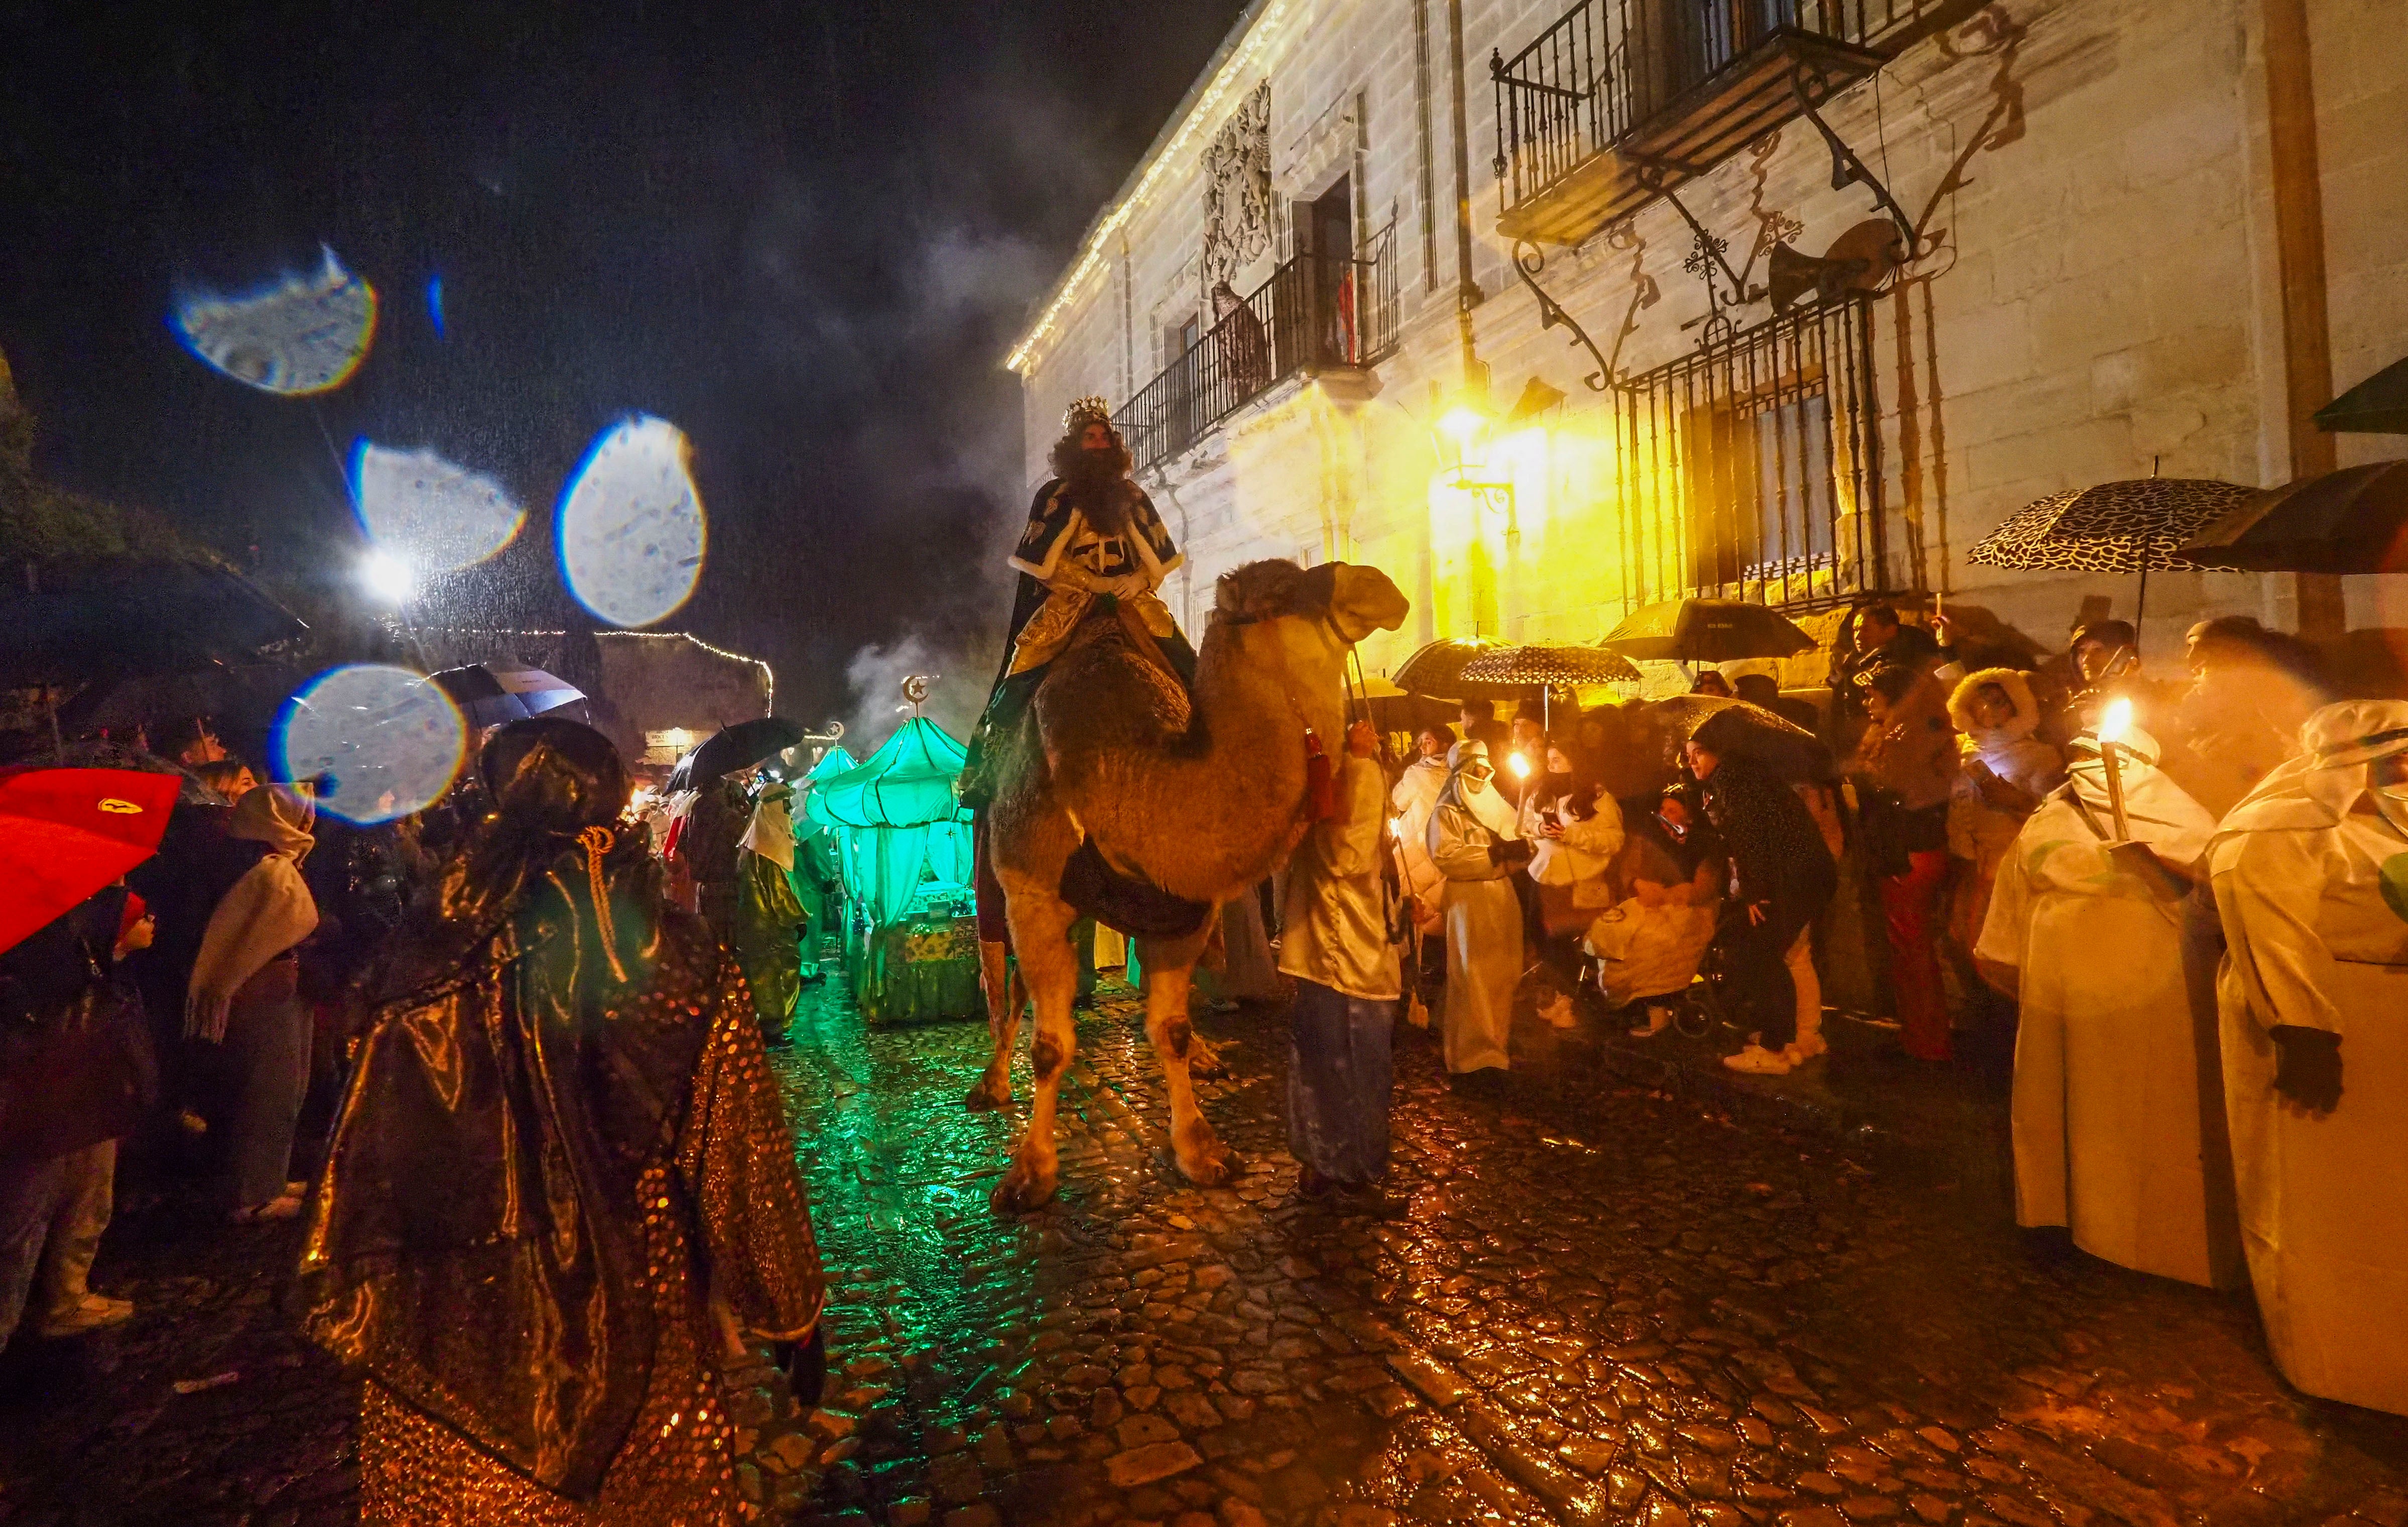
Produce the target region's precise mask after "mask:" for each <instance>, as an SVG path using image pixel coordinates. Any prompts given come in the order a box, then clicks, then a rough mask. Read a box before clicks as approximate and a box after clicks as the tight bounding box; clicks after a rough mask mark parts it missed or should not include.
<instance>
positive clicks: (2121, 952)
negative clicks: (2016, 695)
mask: <svg viewBox="0 0 2408 1527" xmlns="http://www.w3.org/2000/svg"><path fill="white" fill-rule="evenodd" d="M2119 753H2120V754H2121V756H2120V772H2121V776H2122V783H2123V786H2124V800H2125V812H2126V816H2127V819H2128V822H2129V825H2130V830H2131V834H2132V839H2133V841H2134V842H2135V843H2143V844H2146V845H2147V847H2148V849H2149V850H2150V851H2151V852H2153V853H2154V854H2155V855H2157V857H2158V858H2159V859H2160V860H2161V861H2163V862H2164V863H2166V864H2169V865H2172V866H2175V867H2177V868H2181V869H2184V870H2187V869H2189V868H2190V867H2192V866H2194V865H2195V864H2196V863H2197V862H2198V860H2199V859H2200V856H2201V855H2202V854H2203V853H2204V852H2205V851H2206V847H2207V841H2208V837H2209V834H2210V833H2212V832H2213V831H2214V827H2215V824H2214V820H2213V819H2212V818H2210V817H2209V816H2208V814H2207V813H2206V811H2205V810H2203V809H2202V808H2201V807H2200V806H2199V804H2198V803H2197V802H2195V801H2193V800H2191V799H2190V797H2188V796H2187V795H2185V794H2184V793H2183V791H2182V790H2181V788H2180V787H2179V786H2177V785H2174V783H2173V782H2172V781H2171V780H2170V779H2168V778H2167V777H2166V775H2165V774H2164V773H2163V772H2162V771H2159V770H2158V768H2157V763H2156V759H2157V744H2156V742H2154V741H2152V740H2151V739H2150V738H2148V737H2147V736H2146V735H2145V734H2143V733H2138V732H2136V733H2134V735H2133V736H2132V737H2131V738H2130V739H2129V741H2128V743H2127V744H2125V746H2124V747H2122V748H2121V749H2119ZM2113 820H2114V819H2113V815H2112V813H2111V809H2110V806H2109V802H2108V795H2107V781H2106V770H2105V766H2104V764H2103V763H2102V762H2101V760H2100V755H2099V750H2098V744H2097V742H2095V741H2094V740H2092V739H2090V738H2088V737H2084V738H2080V739H2077V740H2076V742H2075V743H2074V757H2073V763H2072V766H2071V770H2070V771H2069V778H2068V781H2067V784H2066V785H2065V787H2064V788H2062V789H2059V790H2057V791H2056V792H2055V793H2053V794H2052V795H2051V796H2050V797H2049V798H2048V799H2047V800H2045V801H2044V802H2043V803H2042V806H2041V808H2040V809H2039V810H2038V811H2036V812H2034V813H2033V814H2031V816H2030V817H2029V818H2028V820H2027V821H2026V822H2025V824H2024V826H2023V828H2022V830H2021V831H2020V832H2018V833H2017V834H2016V836H2015V839H2014V844H2013V845H2012V847H2011V848H2010V849H2009V850H2008V852H2007V853H2006V854H2005V856H2004V857H2002V858H2001V860H2000V864H1999V870H1998V878H1997V881H1996V884H1995V886H1994V887H1993V889H1992V892H1991V898H1990V906H1989V912H1988V915H1987V916H1986V918H1985V921H1984V924H1983V927H1982V933H1981V940H1980V942H1979V944H1976V946H1975V948H1974V954H1975V955H1976V957H1977V958H1981V959H1984V960H1987V961H1989V962H1991V963H1994V964H1998V965H2005V966H2010V967H2013V968H2014V970H2015V971H2016V972H2017V985H2016V1001H2017V1005H2018V1008H2019V1010H2020V1021H2019V1023H2018V1026H2017V1029H2016V1034H2015V1074H2014V1110H2013V1113H2014V1160H2015V1222H2016V1223H2017V1224H2021V1225H2064V1226H2067V1227H2068V1228H2069V1229H2070V1230H2071V1232H2072V1235H2073V1243H2074V1245H2076V1246H2080V1247H2081V1248H2082V1249H2083V1250H2085V1251H2087V1252H2089V1253H2090V1254H2091V1255H2092V1256H2094V1257H2100V1258H2103V1259H2104V1260H2108V1261H2112V1262H2115V1263H2117V1264H2119V1265H2121V1266H2125V1267H2129V1268H2133V1269H2136V1270H2137V1271H2140V1272H2143V1273H2155V1274H2157V1275H2159V1276H2162V1277H2172V1278H2181V1279H2182V1280H2184V1281H2185V1282H2186V1283H2198V1284H2204V1285H2209V1286H2216V1287H2227V1288H2229V1287H2235V1286H2237V1285H2238V1284H2239V1282H2240V1279H2241V1262H2240V1250H2239V1247H2238V1246H2237V1245H2235V1244H2234V1237H2233V1233H2232V1229H2231V1227H2230V1225H2229V1217H2228V1216H2215V1217H2211V1215H2210V1214H2209V1212H2208V1203H2209V1194H2208V1191H2207V1182H2206V1175H2205V1171H2204V1168H2203V1164H2202V1162H2201V1159H2200V1116H2201V1108H2202V1103H2201V1092H2200V1069H2199V1049H2200V1045H2199V1042H2198V1038H2197V1035H2196V1032H2195V1025H2194V1022H2193V1019H2192V1015H2191V1008H2190V1002H2189V999H2188V995H2187V992H2186V987H2185V986H2184V983H2183V965H2182V905H2183V903H2182V896H2183V892H2184V890H2185V889H2186V887H2185V886H2182V885H2181V884H2180V883H2178V882H2176V881H2174V880H2172V879H2171V877H2168V876H2165V875H2162V874H2158V873H2156V872H2153V871H2152V870H2150V868H2149V867H2148V866H2147V865H2145V864H2144V863H2140V862H2136V861H2134V860H2132V859H2131V858H2129V857H2125V856H2128V855H2130V854H2131V853H2132V852H2133V851H2132V850H2129V849H2127V850H2125V851H2123V855H2122V856H2119V855H2117V854H2114V853H2112V852H2111V851H2110V849H2109V846H2108V841H2109V840H2110V839H2111V838H2112V837H2113V835H2114V826H2113Z"/></svg>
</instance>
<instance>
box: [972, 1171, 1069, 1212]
mask: <svg viewBox="0 0 2408 1527" xmlns="http://www.w3.org/2000/svg"><path fill="white" fill-rule="evenodd" d="M1052 1202H1054V1176H1053V1174H1051V1173H1048V1174H1045V1175H1043V1176H1041V1177H1040V1176H1039V1175H1038V1174H1036V1173H1034V1172H1031V1171H1030V1170H1029V1169H1028V1168H1026V1167H1025V1166H1014V1167H1013V1168H1012V1169H1011V1171H1009V1172H1007V1173H1005V1174H1003V1180H1002V1181H1001V1182H999V1183H996V1185H995V1191H994V1192H992V1193H990V1194H988V1195H987V1203H989V1204H990V1205H991V1206H992V1207H993V1208H994V1210H995V1212H996V1213H997V1214H1026V1213H1027V1212H1028V1211H1029V1210H1031V1209H1041V1208H1043V1207H1044V1206H1045V1205H1046V1204H1048V1203H1052Z"/></svg>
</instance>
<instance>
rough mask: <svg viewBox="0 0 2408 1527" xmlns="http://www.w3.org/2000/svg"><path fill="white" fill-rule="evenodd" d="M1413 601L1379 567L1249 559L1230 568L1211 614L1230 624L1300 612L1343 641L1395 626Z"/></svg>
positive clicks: (1352, 641)
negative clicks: (1312, 565) (1311, 565)
mask: <svg viewBox="0 0 2408 1527" xmlns="http://www.w3.org/2000/svg"><path fill="white" fill-rule="evenodd" d="M1411 610H1412V605H1411V604H1410V603H1408V602H1407V601H1406V599H1405V596H1404V594H1403V592H1402V591H1401V590H1399V589H1398V587H1397V585H1396V584H1395V583H1393V582H1391V581H1390V579H1389V577H1388V575H1387V574H1386V573H1384V572H1382V571H1381V570H1380V569H1377V568H1358V567H1355V566H1354V565H1352V564H1351V563H1345V562H1325V563H1323V564H1322V565H1321V566H1319V567H1317V568H1299V567H1297V565H1296V564H1295V563H1293V562H1278V561H1271V562H1249V563H1247V564H1246V565H1245V566H1244V567H1242V568H1240V569H1237V570H1236V571H1234V572H1225V573H1223V574H1222V575H1221V582H1220V583H1219V585H1218V587H1217V588H1216V590H1215V593H1214V598H1213V601H1212V618H1213V619H1214V620H1215V621H1225V622H1227V623H1229V624H1231V625H1238V626H1248V625H1253V624H1255V623H1257V622H1261V621H1269V620H1281V619H1285V618H1289V617H1295V618H1297V619H1301V620H1304V621H1307V622H1310V623H1312V624H1316V625H1321V624H1326V625H1327V626H1328V627H1330V628H1331V629H1332V630H1334V631H1335V632H1336V633H1337V636H1338V637H1339V638H1340V643H1339V644H1340V646H1352V645H1354V644H1355V642H1357V641H1362V640H1363V639H1364V638H1365V637H1367V636H1369V635H1370V634H1371V633H1372V632H1373V631H1393V630H1395V629H1396V628H1397V627H1399V626H1402V625H1403V624H1404V623H1405V615H1406V613H1407V612H1409V611H1411Z"/></svg>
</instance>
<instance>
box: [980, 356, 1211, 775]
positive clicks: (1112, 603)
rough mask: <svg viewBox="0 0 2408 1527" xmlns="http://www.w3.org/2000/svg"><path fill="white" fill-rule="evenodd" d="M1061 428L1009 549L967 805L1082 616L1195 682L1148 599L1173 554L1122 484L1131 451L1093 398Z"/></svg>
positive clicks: (1147, 509) (1164, 612)
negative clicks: (1006, 598)
mask: <svg viewBox="0 0 2408 1527" xmlns="http://www.w3.org/2000/svg"><path fill="white" fill-rule="evenodd" d="M1062 424H1063V434H1062V438H1061V439H1058V440H1056V441H1054V450H1053V454H1052V456H1051V461H1052V464H1053V468H1054V475H1053V476H1052V477H1051V478H1048V479H1047V480H1046V482H1045V484H1044V485H1043V486H1042V487H1040V488H1039V489H1038V490H1037V497H1036V500H1035V501H1034V502H1033V503H1031V504H1030V505H1029V507H1028V528H1027V529H1026V530H1025V531H1023V532H1022V533H1021V537H1020V544H1019V546H1018V547H1016V548H1015V549H1014V550H1013V552H1012V554H1011V565H1012V566H1013V567H1014V568H1016V569H1019V571H1020V587H1019V593H1018V595H1017V597H1016V598H1014V599H1013V601H1012V609H1011V636H1010V639H1009V641H1010V649H1011V650H1010V652H1009V654H1008V655H1007V656H1006V657H1005V659H1004V665H1003V671H1002V672H1001V673H1000V674H998V675H997V676H996V685H995V692H994V693H993V695H992V696H990V697H989V699H988V700H987V707H986V714H985V715H984V717H982V719H981V720H980V722H979V727H978V732H977V735H976V736H975V737H973V738H972V739H971V742H970V756H969V762H968V768H967V769H966V770H965V771H964V772H963V779H962V800H963V803H964V804H965V805H968V806H969V807H971V808H972V809H976V808H979V807H982V806H983V805H985V804H986V801H987V800H988V799H989V798H990V797H991V796H992V795H993V793H994V785H993V782H992V781H991V780H989V779H988V778H987V777H986V771H985V770H984V768H983V767H982V763H983V760H984V758H985V756H986V754H987V753H988V751H989V750H990V748H991V746H992V744H993V741H994V739H995V738H996V737H998V736H1000V735H1001V734H1002V733H1003V732H1005V731H1006V730H1008V729H1009V728H1010V727H1011V726H1012V725H1013V724H1014V723H1015V722H1017V721H1018V720H1019V719H1020V715H1021V713H1023V712H1024V711H1025V710H1026V709H1027V708H1028V702H1029V700H1030V699H1031V698H1033V697H1034V696H1035V695H1036V693H1037V686H1038V684H1039V683H1040V682H1042V680H1043V679H1044V676H1045V669H1046V667H1047V665H1048V664H1050V663H1052V662H1053V661H1054V658H1056V657H1058V656H1060V655H1062V651H1063V649H1064V648H1066V647H1068V645H1069V644H1070V638H1071V635H1072V634H1073V633H1074V632H1076V631H1077V630H1078V629H1079V627H1080V626H1081V625H1082V624H1083V623H1084V622H1085V621H1086V620H1087V619H1088V617H1089V616H1091V615H1097V614H1103V613H1107V612H1117V613H1118V614H1119V615H1120V617H1121V620H1122V624H1123V626H1124V627H1127V628H1130V632H1129V634H1130V636H1131V637H1132V639H1134V638H1135V637H1136V636H1137V634H1138V633H1139V632H1140V631H1141V632H1142V633H1143V635H1144V636H1145V637H1146V638H1149V639H1150V640H1151V642H1152V646H1153V648H1154V653H1153V654H1152V655H1158V656H1160V658H1161V659H1162V660H1163V663H1164V665H1165V666H1166V667H1167V668H1168V670H1170V671H1171V672H1172V673H1173V674H1175V675H1176V676H1177V677H1178V680H1179V682H1180V683H1181V684H1183V685H1184V684H1192V683H1193V682H1194V680H1195V677H1196V649H1195V648H1193V647H1191V646H1189V645H1188V644H1187V639H1186V638H1185V637H1184V636H1182V635H1181V634H1180V631H1179V624H1178V622H1177V621H1175V620H1173V619H1172V618H1171V615H1170V607H1169V606H1168V605H1167V604H1164V603H1163V602H1162V599H1161V598H1160V597H1159V596H1158V595H1157V594H1156V593H1155V592H1154V591H1155V590H1156V589H1158V588H1160V587H1161V586H1162V581H1163V580H1164V579H1165V578H1167V577H1168V576H1169V575H1170V573H1171V572H1172V571H1173V570H1174V569H1177V568H1178V566H1179V564H1180V561H1181V558H1180V555H1179V548H1178V547H1176V546H1174V545H1173V544H1171V540H1170V532H1169V531H1168V530H1166V529H1164V528H1163V524H1162V516H1161V515H1160V514H1158V513H1156V512H1154V500H1153V499H1151V498H1148V497H1146V496H1145V490H1144V489H1143V488H1140V487H1139V486H1138V485H1137V483H1134V482H1132V481H1131V480H1130V477H1129V471H1130V467H1131V458H1130V456H1129V451H1128V447H1127V446H1126V445H1125V443H1123V441H1122V439H1121V435H1120V431H1119V430H1117V429H1115V428H1114V427H1113V426H1112V417H1111V409H1110V408H1109V407H1108V406H1107V405H1106V404H1105V402H1104V400H1103V399H1102V398H1100V397H1082V398H1080V399H1079V400H1078V401H1077V402H1075V403H1073V404H1071V405H1070V408H1069V411H1068V413H1066V414H1064V415H1063V419H1062ZM1137 644H1139V645H1140V646H1142V645H1144V643H1142V642H1139V643H1137Z"/></svg>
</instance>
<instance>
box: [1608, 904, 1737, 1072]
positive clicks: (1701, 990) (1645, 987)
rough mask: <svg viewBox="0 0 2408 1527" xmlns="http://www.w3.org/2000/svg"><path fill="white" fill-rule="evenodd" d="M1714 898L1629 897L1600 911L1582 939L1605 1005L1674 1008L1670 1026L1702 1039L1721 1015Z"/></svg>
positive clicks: (1717, 917) (1717, 915)
mask: <svg viewBox="0 0 2408 1527" xmlns="http://www.w3.org/2000/svg"><path fill="white" fill-rule="evenodd" d="M1720 932H1721V918H1720V908H1719V905H1707V906H1683V905H1678V904H1675V903H1670V902H1667V903H1662V904H1659V905H1656V906H1652V907H1651V906H1647V905H1644V904H1643V903H1641V901H1640V900H1639V899H1638V898H1637V897H1631V898H1629V899H1627V900H1624V901H1622V902H1620V903H1619V904H1617V905H1615V906H1613V907H1610V908H1608V909H1607V910H1606V911H1605V912H1603V913H1601V914H1600V915H1598V919H1597V921H1596V922H1594V923H1592V924H1590V925H1589V930H1588V933H1587V934H1586V936H1585V937H1584V938H1583V940H1582V943H1581V946H1582V948H1583V949H1584V950H1585V951H1586V952H1587V954H1588V955H1589V957H1590V958H1591V959H1592V960H1593V961H1594V962H1595V967H1596V974H1595V980H1596V983H1597V989H1598V992H1599V994H1600V995H1602V996H1603V998H1604V1000H1605V1003H1606V1006H1607V1007H1609V1008H1613V1009H1620V1008H1625V1007H1628V1006H1631V1005H1632V1004H1634V1003H1638V1002H1646V1003H1649V1004H1650V1005H1651V1006H1659V1007H1666V1008H1670V1010H1671V1014H1672V1027H1673V1028H1674V1029H1675V1030H1678V1031H1679V1032H1681V1033H1683V1034H1684V1035H1686V1036H1688V1037H1689V1038H1691V1039H1703V1038H1704V1037H1705V1036H1706V1035H1708V1034H1710V1033H1712V1032H1713V1030H1714V1028H1715V1027H1716V1026H1717V1025H1718V1024H1720V1023H1722V1022H1723V1021H1724V1016H1725V1004H1724V1001H1723V995H1722V972H1721V969H1720V961H1719V960H1718V959H1717V958H1715V951H1716V948H1717V946H1718V944H1719V935H1720Z"/></svg>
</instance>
